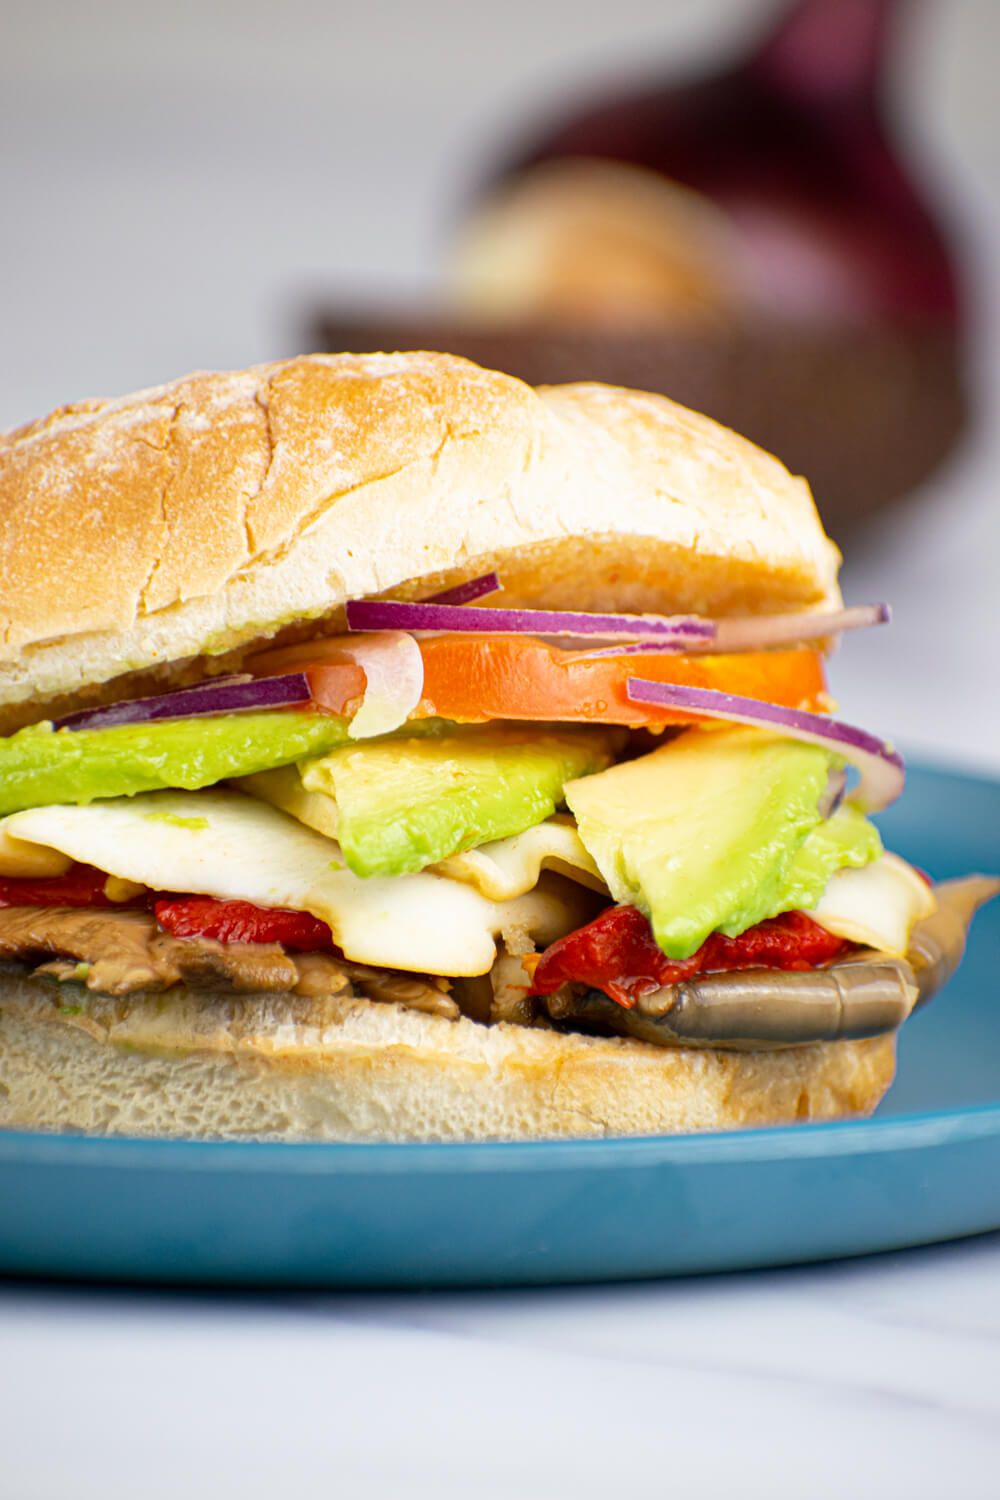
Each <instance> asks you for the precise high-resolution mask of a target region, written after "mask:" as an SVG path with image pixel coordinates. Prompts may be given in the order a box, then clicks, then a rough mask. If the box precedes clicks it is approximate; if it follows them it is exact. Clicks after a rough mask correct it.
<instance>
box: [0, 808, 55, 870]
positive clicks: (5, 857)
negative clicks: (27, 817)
mask: <svg viewBox="0 0 1000 1500" xmlns="http://www.w3.org/2000/svg"><path fill="white" fill-rule="evenodd" d="M72 863H73V861H72V860H71V859H69V858H68V857H67V856H66V855H65V854H60V853H59V851H58V849H44V848H42V847H41V846H40V845H39V844H27V843H25V841H24V840H23V839H16V838H14V837H12V835H11V834H9V833H8V832H7V830H6V828H5V827H4V824H3V823H2V822H0V876H3V877H4V879H6V880H46V879H49V878H50V877H51V876H54V875H65V874H66V871H67V870H68V869H69V867H70V865H71V864H72Z"/></svg>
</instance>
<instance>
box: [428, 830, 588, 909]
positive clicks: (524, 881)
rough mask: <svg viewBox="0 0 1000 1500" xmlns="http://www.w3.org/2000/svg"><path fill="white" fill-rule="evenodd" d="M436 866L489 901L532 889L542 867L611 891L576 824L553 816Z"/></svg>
mask: <svg viewBox="0 0 1000 1500" xmlns="http://www.w3.org/2000/svg"><path fill="white" fill-rule="evenodd" d="M432 868H433V869H434V870H436V871H437V872H438V874H440V875H447V876H448V877H449V878H450V879H452V880H461V881H463V882H464V883H465V884H467V885H474V886H475V888H476V890H477V891H479V893H480V894H481V895H483V896H487V897H488V898H489V899H490V900H491V901H509V900H511V899H512V898H513V897H515V896H523V895H524V894H525V892H527V891H531V890H534V888H535V886H536V885H537V884H538V879H539V876H540V875H541V872H542V871H543V870H554V871H556V872H557V873H558V874H560V875H566V876H568V877H569V878H570V880H577V881H579V882H580V884H581V885H586V886H589V887H590V889H591V890H594V891H607V886H606V885H605V884H604V881H603V879H602V878H601V872H600V870H598V868H597V866H596V865H595V863H594V861H593V860H592V859H591V857H590V855H589V854H588V853H587V851H586V849H585V848H584V847H583V840H582V839H581V838H580V835H579V834H578V833H577V831H576V825H575V824H574V823H572V822H570V821H569V820H568V819H563V818H550V819H549V820H548V821H547V822H545V823H538V824H536V825H535V827H534V828H527V829H525V831H524V833H516V834H514V835H513V837H511V838H508V839H497V840H496V841H495V842H494V843H491V844H481V845H480V846H479V848H478V849H468V850H466V852H465V853H464V854H452V855H450V856H449V858H448V859H443V860H441V862H440V864H436V865H433V866H432ZM609 899H610V898H609Z"/></svg>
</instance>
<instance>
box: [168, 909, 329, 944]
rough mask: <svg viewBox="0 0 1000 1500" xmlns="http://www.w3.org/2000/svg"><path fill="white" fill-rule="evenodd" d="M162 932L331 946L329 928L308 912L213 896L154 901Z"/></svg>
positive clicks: (225, 939)
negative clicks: (255, 904)
mask: <svg viewBox="0 0 1000 1500" xmlns="http://www.w3.org/2000/svg"><path fill="white" fill-rule="evenodd" d="M153 912H154V914H155V916H156V920H157V922H159V924H160V926H161V927H162V928H163V929H164V931H166V932H169V933H171V934H172V935H173V936H174V937H179V938H184V937H206V938H216V939H217V940H218V941H219V942H220V943H283V944H284V946H285V947H286V948H291V949H293V950H298V951H302V952H315V951H316V950H317V949H325V950H327V951H329V949H330V948H331V947H332V946H333V940H332V938H331V935H330V929H329V927H328V926H327V925H326V923H325V922H321V921H320V920H319V918H318V917H313V916H310V914H309V912H307V911H285V910H284V909H283V908H281V907H273V908H272V907H263V906H254V905H253V903H252V902H250V901H217V900H216V899H215V897H214V896H164V897H161V898H159V899H158V900H156V901H154V902H153Z"/></svg>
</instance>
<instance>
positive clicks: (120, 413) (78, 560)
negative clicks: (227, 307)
mask: <svg viewBox="0 0 1000 1500" xmlns="http://www.w3.org/2000/svg"><path fill="white" fill-rule="evenodd" d="M837 562H838V554H837V552H836V549H835V548H834V547H833V545H832V543H830V542H829V541H828V540H827V538H826V537H825V535H824V533H823V529H822V526H821V525H820V522H819V519H818V517H817V515H816V511H815V507H814V505H813V502H812V498H811V496H810V493H809V489H808V486H807V485H806V484H805V482H804V481H803V480H802V479H797V478H793V477H792V476H791V475H790V474H789V473H788V472H787V470H785V469H784V468H783V467H782V465H781V464H780V463H778V462H777V460H775V459H773V458H770V457H768V455H766V454H765V453H763V452H761V451H760V450H759V449H757V448H755V447H754V446H753V445H752V444H750V443H748V442H746V441H744V440H743V439H742V438H739V437H737V436H736V435H735V434H733V433H731V432H728V431H727V430H726V429H725V428H722V427H720V426H718V425H717V424H716V423H714V422H711V421H710V420H709V419H708V418H706V417H701V416H697V415H695V414H694V413H692V412H689V411H687V410H685V409H684V408H682V407H679V406H677V405H675V404H674V403H673V402H671V401H668V400H667V399H666V398H664V397H662V396H652V395H643V394H641V393H637V392H629V391H622V390H616V389H612V388H611V387H603V386H595V385H580V386H564V387H557V388H549V389H542V390H540V391H534V390H532V389H531V388H530V387H528V386H526V385H524V384H523V383H522V382H520V381H518V380H515V379H513V378H511V377H510V376H507V375H502V374H498V373H496V372H494V371H490V370H483V369H480V368H479V367H478V366H477V365H474V364H471V363H470V362H469V361H467V360H463V359H457V358H454V357H452V356H450V355H445V354H421V353H413V354H372V355H349V354H344V355H314V356H309V357H301V358H297V359H290V360H286V361H283V362H280V363H275V364H269V365H260V366H258V367H256V368H254V369H250V370H245V371H238V372H236V373H233V374H197V375H191V376H189V377H187V378H185V379H183V380H178V381H175V382H173V384H171V385H165V386H161V387H159V388H157V389H154V390H149V391H142V392H139V393H138V394H136V395H134V396H128V397H124V398H122V399H119V400H110V401H85V402H81V403H79V404H77V405H75V406H69V407H64V408H62V409H61V410H60V411H57V412H55V413H53V414H52V415H51V416H49V417H47V418H45V419H44V420H42V421H39V422H35V423H33V424H31V425H30V426H27V427H24V428H21V429H20V430H18V431H16V432H12V433H9V434H7V435H6V436H0V707H2V706H4V705H6V706H7V707H8V710H9V709H10V706H12V705H16V704H19V703H21V704H35V705H44V704H46V703H49V702H50V701H52V700H56V699H58V698H59V697H60V696H63V695H67V694H74V693H79V692H81V691H85V690H87V689H89V688H92V687H93V686H94V685H95V684H102V683H106V682H108V681H110V680H111V679H114V678H118V677H120V676H122V675H123V674H141V673H143V672H147V671H149V670H151V669H163V668H164V667H166V666H168V665H170V664H174V663H178V662H183V661H185V660H190V659H192V658H197V657H199V656H201V655H202V654H209V655H219V654H222V653H225V652H229V651H232V650H233V649H234V648H240V647H241V646H244V645H245V644H246V643H248V642H252V641H255V640H259V639H261V638H267V637H269V636H271V635H273V634H274V633H275V632H276V631H278V630H279V629H281V628H282V627H283V626H286V625H287V624H289V623H290V622H295V621H302V620H310V619H325V618H327V617H331V619H330V623H331V624H332V625H336V624H337V623H338V619H337V614H336V612H337V611H338V610H339V608H340V606H341V605H342V604H343V602H344V601H345V600H346V599H347V598H350V597H355V596H364V595H372V594H381V593H405V592H406V591H407V585H408V584H409V591H410V592H411V593H412V592H414V591H417V590H418V588H419V585H415V584H414V583H413V582H412V581H413V580H423V586H424V587H428V588H429V587H430V586H432V585H442V586H444V585H446V584H447V583H449V582H451V581H454V580H455V579H457V578H458V577H460V576H463V575H466V574H468V572H469V571H476V570H478V569H480V568H486V567H488V566H492V565H494V564H495V565H497V566H498V567H499V568H500V569H501V571H502V573H503V577H504V582H505V585H506V588H507V600H508V602H510V603H537V602H545V603H547V604H549V605H550V606H552V607H560V606H561V607H567V606H572V607H576V608H588V607H605V608H612V607H618V608H644V609H666V610H685V611H688V610H697V611H711V612H714V613H719V614H724V613H729V614H732V613H736V612H743V611H747V612H753V611H760V610H764V609H769V608H777V609H782V608H791V609H794V608H803V609H810V608H816V607H821V606H823V605H826V604H830V603H835V602H836V601H837V599H838V598H839V595H838V593H837V587H836V569H837ZM30 716H31V715H30V714H29V715H28V717H30ZM21 717H22V718H23V717H24V714H23V712H22V715H21ZM12 722H16V714H14V715H13V716H12V715H11V713H10V712H8V714H7V716H6V718H4V717H2V716H0V732H4V731H5V730H6V729H7V728H9V727H10V726H11V724H12Z"/></svg>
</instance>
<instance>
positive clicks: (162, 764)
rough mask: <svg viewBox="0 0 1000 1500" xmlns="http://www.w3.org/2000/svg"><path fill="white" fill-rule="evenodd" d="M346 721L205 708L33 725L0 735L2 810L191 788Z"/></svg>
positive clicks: (308, 751)
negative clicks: (155, 718)
mask: <svg viewBox="0 0 1000 1500" xmlns="http://www.w3.org/2000/svg"><path fill="white" fill-rule="evenodd" d="M347 722H348V721H347V720H346V719H341V718H335V717H333V716H332V715H328V714H319V713H299V712H297V711H295V710H292V709H281V710H272V711H270V712H262V713H240V714H219V715H211V714H206V715H204V716H202V717H199V718H194V719H167V720H162V721H160V722H159V723H155V724H127V725H119V726H118V727H116V728H114V729H79V730H73V729H53V728H52V725H51V724H32V725H31V726H30V727H29V728H27V729H21V730H19V731H18V733H17V734H14V735H11V736H10V737H9V738H7V739H3V740H0V814H6V813H12V812H20V811H21V810H22V809H24V808H26V807H43V806H46V805H48V804H50V803H56V802H72V803H87V802H93V801H96V800H97V799H98V798H101V797H131V796H133V795H134V794H135V793H136V792H151V791H157V790H159V789H160V788H162V787H183V788H186V789H187V790H189V791H194V790H196V789H197V788H198V787H203V786H211V785H213V783H215V782H217V781H223V780H225V779H226V778H227V777H230V776H246V775H250V774H251V772H254V771H263V770H267V769H268V768H270V767H272V766H281V765H287V764H288V762H289V761H294V760H300V759H301V758H302V757H304V756H313V755H321V754H323V753H324V752H326V751H328V750H331V749H333V747H334V746H335V745H339V744H342V743H343V742H344V741H345V740H346V739H347Z"/></svg>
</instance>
